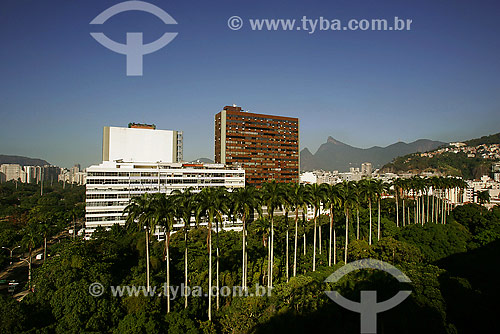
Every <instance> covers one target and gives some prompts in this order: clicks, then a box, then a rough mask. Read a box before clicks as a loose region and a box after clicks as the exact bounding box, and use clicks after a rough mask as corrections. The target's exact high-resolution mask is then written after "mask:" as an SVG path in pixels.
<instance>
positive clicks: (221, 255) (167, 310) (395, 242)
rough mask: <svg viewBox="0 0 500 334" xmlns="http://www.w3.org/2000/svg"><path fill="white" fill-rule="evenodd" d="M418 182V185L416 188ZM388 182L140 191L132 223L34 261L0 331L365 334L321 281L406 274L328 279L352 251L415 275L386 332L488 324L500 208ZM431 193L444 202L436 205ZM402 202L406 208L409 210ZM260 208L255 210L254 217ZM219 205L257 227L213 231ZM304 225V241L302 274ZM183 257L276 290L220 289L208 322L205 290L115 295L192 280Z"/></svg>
mask: <svg viewBox="0 0 500 334" xmlns="http://www.w3.org/2000/svg"><path fill="white" fill-rule="evenodd" d="M414 181H415V182H414V183H413V185H411V187H414V189H417V188H418V185H417V183H418V182H417V180H414ZM441 181H444V180H441ZM408 183H409V182H408ZM442 183H443V184H444V182H442ZM452 186H458V185H457V184H455V185H452ZM443 189H445V186H444V185H443ZM388 191H389V190H388V189H387V188H386V187H383V184H377V182H374V181H363V182H361V183H344V184H340V185H337V186H334V187H328V186H317V185H316V186H311V187H304V186H297V185H294V186H291V187H283V186H281V185H276V184H274V183H270V184H268V185H266V186H265V187H264V188H263V189H262V190H256V189H253V188H250V187H247V188H244V189H241V190H239V191H236V192H234V193H227V192H225V191H224V190H223V189H221V188H219V189H210V188H207V189H206V190H204V191H202V192H201V193H199V194H191V193H190V192H185V193H177V194H175V195H173V196H170V197H168V198H167V197H165V196H161V195H145V196H143V197H141V198H136V199H134V200H133V201H132V202H131V204H130V205H129V207H128V209H127V211H128V212H129V213H130V217H131V218H130V219H129V224H128V225H127V227H119V226H113V228H112V229H111V230H109V231H105V230H98V231H96V232H95V233H94V235H93V238H92V240H88V241H85V240H82V239H74V240H72V239H68V240H67V241H65V242H61V243H59V244H55V245H54V246H52V247H51V248H50V249H49V252H50V255H51V256H49V257H48V260H47V261H46V262H45V263H44V264H43V265H42V266H40V267H39V268H37V269H36V271H35V273H34V279H33V283H34V285H35V292H34V293H31V294H29V295H28V296H27V297H25V299H24V300H23V301H22V302H16V301H15V300H13V299H12V298H10V297H2V301H1V303H0V314H1V318H0V319H1V320H0V332H2V333H20V332H29V333H81V332H88V333H160V332H168V333H246V332H254V333H267V332H297V333H298V332H305V331H325V332H327V331H328V332H336V333H356V332H359V314H357V313H353V312H350V311H347V310H345V309H343V308H341V307H340V306H338V305H337V304H335V303H334V302H333V301H331V300H330V299H329V298H328V297H327V296H326V294H325V293H324V291H328V290H336V291H339V292H340V293H341V294H342V295H343V296H345V297H346V298H349V299H352V300H359V291H360V290H377V292H378V300H385V299H388V298H390V297H392V296H393V295H394V294H395V293H396V292H397V291H399V290H401V289H402V286H401V284H400V283H398V282H397V281H396V280H395V279H394V278H392V277H391V276H388V275H386V274H385V273H383V272H380V271H371V270H361V271H357V272H354V273H351V274H349V275H347V276H346V277H344V278H343V279H342V280H340V281H339V282H337V283H324V280H325V279H326V278H327V277H328V276H329V275H330V274H331V273H332V272H333V271H335V270H336V269H338V268H340V267H342V266H343V265H344V261H345V260H346V258H347V261H349V262H351V261H353V260H356V259H361V258H367V257H370V258H375V259H380V260H383V261H386V262H389V263H392V264H394V265H396V266H397V267H398V268H399V269H400V270H402V271H403V272H404V273H405V274H406V275H408V277H409V278H410V279H411V281H412V283H411V284H409V285H408V286H404V287H405V288H410V289H411V290H412V291H413V292H412V294H411V295H410V297H409V298H408V299H407V300H406V301H404V302H403V303H402V304H400V305H399V306H398V307H396V308H394V309H392V310H389V311H387V312H384V313H380V314H379V315H378V328H379V332H381V333H425V332H428V333H481V332H490V331H491V329H492V328H494V327H493V319H494V312H495V310H496V308H495V306H496V300H498V299H497V297H499V293H498V289H497V288H496V286H495V283H496V278H497V277H498V273H497V271H498V270H499V269H498V266H496V265H495V264H496V263H498V260H497V259H498V256H499V255H500V254H499V253H500V245H499V240H498V239H499V238H500V208H498V207H494V208H493V209H491V210H489V211H488V210H486V209H485V208H483V207H481V206H479V205H475V204H470V205H465V206H460V207H456V208H454V209H453V210H451V208H450V207H449V206H448V205H446V202H445V201H444V198H442V197H440V196H439V195H434V196H429V200H430V202H429V201H427V196H426V195H425V194H426V193H425V192H424V191H421V192H418V195H415V196H413V195H410V194H411V193H415V194H417V193H416V192H411V191H408V188H407V185H396V191H397V193H398V197H396V198H398V199H399V201H398V202H395V199H394V198H382V194H383V193H387V192H388ZM443 191H444V190H443ZM434 197H436V198H434ZM402 200H404V201H405V204H403V203H402ZM308 203H309V205H312V207H313V209H314V212H315V214H314V218H313V219H311V220H310V221H307V220H303V217H304V216H302V214H298V216H297V218H298V219H297V224H296V222H295V217H296V215H295V212H296V211H295V208H296V207H302V206H303V205H304V204H308ZM318 203H322V204H323V205H324V206H325V208H328V209H333V210H332V211H330V210H326V212H327V213H328V215H327V214H321V215H320V214H319V213H320V212H319V210H316V209H315V208H316V207H317V205H318ZM426 203H435V208H434V207H433V208H434V209H432V208H431V207H429V206H426ZM262 204H264V205H266V206H267V208H275V209H278V208H280V207H281V208H284V209H285V210H289V212H290V213H293V214H292V215H291V216H290V218H288V219H286V218H285V217H283V216H274V215H273V214H272V211H273V210H272V209H271V210H268V211H267V213H266V212H264V213H263V214H262V215H259V214H258V211H259V210H258V209H259V208H260V207H261V205H262ZM402 205H406V208H407V209H408V208H410V210H407V211H408V212H409V215H407V216H406V217H405V220H404V222H403V220H402V213H401V211H402ZM254 208H257V212H256V214H255V215H254V216H252V215H248V213H249V212H250V211H252V210H253V209H254ZM396 208H397V210H396ZM438 208H439V209H438ZM433 210H434V213H433ZM379 212H380V215H379ZM426 212H428V213H427V214H426ZM219 213H226V214H229V215H230V216H233V215H234V216H237V217H239V218H240V219H242V220H243V221H245V226H246V231H247V233H242V232H241V231H240V232H237V231H221V230H220V226H219V229H217V227H218V225H219V224H220V216H219ZM270 213H271V214H270ZM332 213H333V214H332ZM358 216H359V222H360V223H359V229H358V226H357V222H358ZM187 217H192V219H193V220H196V221H197V223H198V224H201V226H198V227H195V226H190V225H189V224H185V227H184V228H181V229H180V230H178V231H176V232H175V233H173V232H174V229H173V223H174V221H175V219H177V221H179V222H183V221H184V219H186V220H187ZM379 217H380V219H379ZM347 218H349V219H347ZM436 218H437V219H436ZM371 220H372V222H371V223H370V221H371ZM203 222H205V223H208V224H203ZM271 222H272V224H271ZM379 222H380V225H379ZM155 225H161V226H162V227H163V233H164V234H165V239H164V240H161V241H158V240H157V239H156V238H150V242H148V244H146V238H145V233H146V235H148V234H149V232H151V231H152V230H153V226H155ZM144 226H147V228H146V230H144V228H143V227H144ZM295 226H297V234H298V236H299V242H298V244H297V261H296V270H295V271H296V273H295V274H294V267H295V265H294V263H295V261H294V253H295V252H294V251H295V247H294V235H295ZM330 226H331V227H332V229H333V230H334V231H335V232H336V233H335V239H334V241H335V243H334V244H333V245H332V249H333V250H335V252H334V254H332V253H330V239H329V230H330ZM370 226H371V228H370ZM379 226H380V228H379ZM217 230H219V231H218V232H217ZM379 230H380V234H379V232H378V231H379ZM358 231H359V232H358ZM210 234H211V237H209V235H210ZM304 235H305V240H306V244H305V250H304V243H303V236H304ZM346 235H347V236H348V239H347V240H346V237H345V236H346ZM148 236H149V235H148ZM243 236H245V242H243ZM211 239H213V249H212V253H211V255H212V257H213V263H212V266H211V267H210V266H209V261H210V257H209V254H208V253H207V249H208V243H209V242H210V240H211ZM287 240H288V243H287ZM287 245H288V247H287ZM346 245H347V251H346V248H345V247H346ZM147 246H148V247H147ZM243 247H245V250H244V248H243ZM217 249H218V256H217V252H216V250H217ZM271 249H272V252H271ZM287 249H288V251H287ZM186 250H187V254H188V256H187V257H186ZM304 251H305V255H304ZM147 252H149V256H148V254H147ZM167 252H168V253H167ZM166 254H168V256H166ZM243 254H246V256H243ZM271 254H272V256H271ZM287 254H288V256H287ZM242 256H243V257H242ZM186 259H187V269H188V270H187V281H188V283H189V286H191V287H193V286H201V287H202V288H203V291H208V285H209V280H208V277H209V276H210V271H211V270H213V271H214V272H215V273H213V277H212V282H210V283H212V284H214V285H215V284H216V281H217V280H218V281H220V282H219V284H220V286H229V287H233V286H242V285H247V286H248V291H250V292H255V285H256V284H259V285H260V286H268V285H272V286H273V289H272V293H271V294H270V295H269V296H263V297H258V296H249V297H239V296H227V297H223V296H221V297H220V301H219V303H218V306H217V304H216V297H213V298H212V306H213V308H212V314H211V320H209V313H208V312H207V310H208V304H209V298H208V297H195V296H190V297H188V298H187V304H186V299H185V298H184V297H179V296H177V297H176V298H175V299H173V298H172V300H171V301H170V303H167V300H166V298H165V296H159V295H158V294H156V293H155V294H154V296H149V295H148V294H147V293H143V292H145V291H146V290H143V291H142V292H139V293H137V295H132V296H128V295H124V296H122V297H114V296H113V295H112V293H111V286H125V285H135V286H143V287H144V286H147V280H148V277H149V279H150V285H151V287H161V286H162V285H163V283H164V282H166V281H167V280H169V283H170V285H171V286H180V285H181V284H183V283H184V282H185V280H186V277H185V273H186V268H185V261H186ZM242 259H245V260H244V261H243V260H242ZM216 263H219V270H217V269H216V268H217V266H216ZM271 264H272V265H271ZM167 265H168V270H167ZM148 266H149V271H150V273H149V275H147V268H148ZM313 268H314V269H313ZM217 272H218V273H219V274H218V275H217V274H216V273H217ZM270 275H271V277H272V280H270V279H269V278H270ZM93 282H99V283H101V284H102V285H103V286H104V291H105V292H104V294H103V295H102V296H99V297H93V296H91V295H90V294H89V286H90V285H91V284H92V283H93ZM146 295H147V296H146ZM169 304H170V305H169ZM186 305H187V306H186Z"/></svg>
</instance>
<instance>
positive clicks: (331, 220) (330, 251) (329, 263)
mask: <svg viewBox="0 0 500 334" xmlns="http://www.w3.org/2000/svg"><path fill="white" fill-rule="evenodd" d="M332 230H333V205H331V206H330V234H329V236H330V238H329V241H328V266H329V267H331V266H332Z"/></svg>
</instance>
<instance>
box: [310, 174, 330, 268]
mask: <svg viewBox="0 0 500 334" xmlns="http://www.w3.org/2000/svg"><path fill="white" fill-rule="evenodd" d="M308 187H309V194H310V201H311V204H312V205H313V208H314V232H313V235H314V237H313V263H312V270H313V271H316V230H317V219H318V216H319V212H320V210H321V204H322V203H323V202H325V195H326V191H325V186H324V185H318V184H317V183H314V184H311V185H308Z"/></svg>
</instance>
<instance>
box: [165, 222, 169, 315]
mask: <svg viewBox="0 0 500 334" xmlns="http://www.w3.org/2000/svg"><path fill="white" fill-rule="evenodd" d="M169 246H170V232H167V233H165V251H166V256H165V258H166V260H167V313H170V254H169V248H170V247H169Z"/></svg>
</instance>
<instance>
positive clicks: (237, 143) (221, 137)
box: [215, 106, 299, 186]
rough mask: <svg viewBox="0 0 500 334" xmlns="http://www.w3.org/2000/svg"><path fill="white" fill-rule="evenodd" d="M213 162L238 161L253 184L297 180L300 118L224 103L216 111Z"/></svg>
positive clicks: (248, 182) (232, 162) (248, 181)
mask: <svg viewBox="0 0 500 334" xmlns="http://www.w3.org/2000/svg"><path fill="white" fill-rule="evenodd" d="M215 162H216V163H225V164H227V165H229V166H231V165H233V166H234V165H241V166H242V167H243V168H244V169H245V175H246V177H245V178H246V183H247V184H252V185H255V186H259V185H261V184H262V183H264V182H266V181H271V180H276V182H299V119H298V118H293V117H283V116H272V115H263V114H254V113H249V112H244V111H242V110H241V107H236V106H232V107H231V106H226V107H224V109H223V110H222V111H221V112H219V113H218V114H217V115H215Z"/></svg>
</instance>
